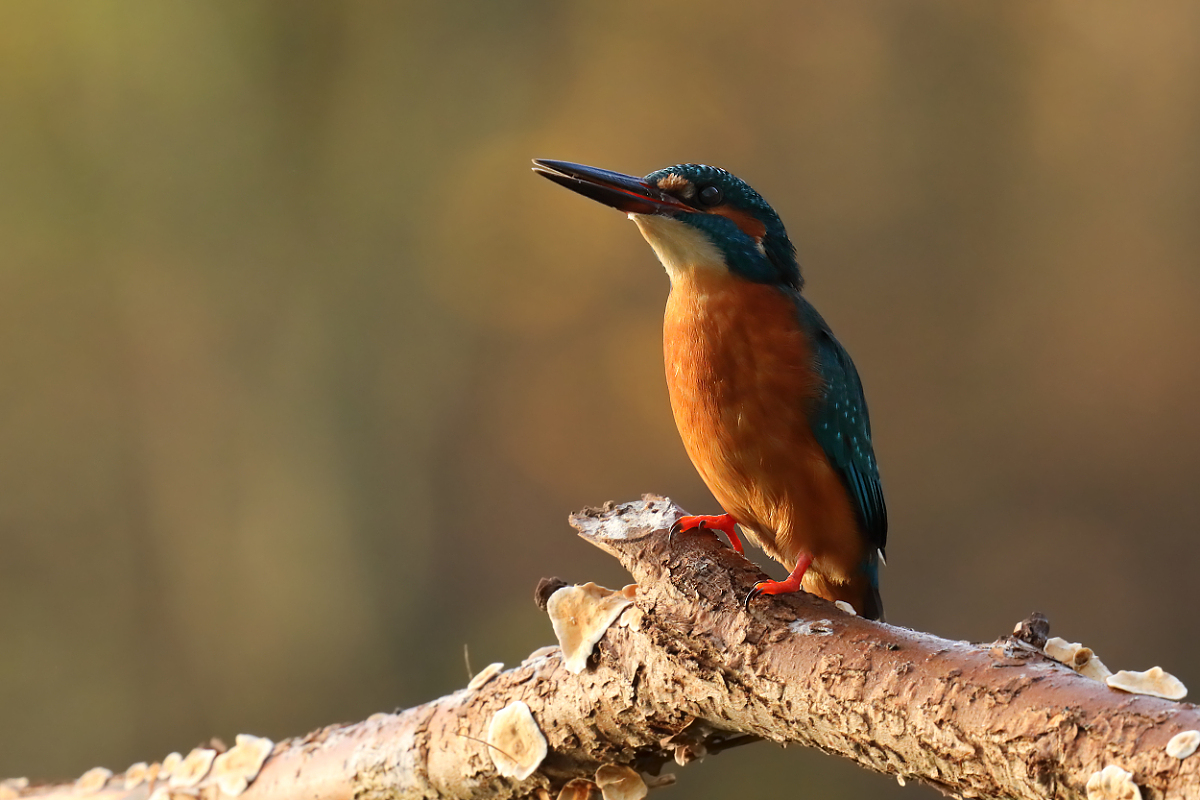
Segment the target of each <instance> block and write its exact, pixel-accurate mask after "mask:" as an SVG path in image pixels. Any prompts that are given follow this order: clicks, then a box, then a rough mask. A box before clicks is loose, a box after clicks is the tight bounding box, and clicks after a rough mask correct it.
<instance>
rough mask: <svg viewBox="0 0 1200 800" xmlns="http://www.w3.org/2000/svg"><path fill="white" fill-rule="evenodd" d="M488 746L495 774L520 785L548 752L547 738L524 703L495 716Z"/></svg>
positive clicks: (515, 702) (498, 712) (520, 702)
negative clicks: (497, 773)
mask: <svg viewBox="0 0 1200 800" xmlns="http://www.w3.org/2000/svg"><path fill="white" fill-rule="evenodd" d="M487 743H488V744H489V745H490V747H488V752H489V753H490V754H491V756H492V763H493V764H495V765H496V771H497V772H499V773H500V774H501V775H503V776H504V777H506V778H516V779H517V780H519V781H523V780H525V779H526V778H528V777H529V776H530V775H532V774H533V773H534V771H535V770H536V769H537V768H538V766H540V765H541V763H542V760H543V759H545V758H546V753H547V752H549V747H548V745H547V744H546V737H545V736H544V735H543V734H542V729H541V728H539V727H538V724H537V722H536V721H535V720H534V718H533V712H532V711H530V710H529V706H527V705H526V704H525V702H524V701H523V700H516V701H514V702H512V703H509V704H508V705H507V706H505V707H504V708H502V709H500V710H499V711H497V712H496V713H495V715H494V716H493V717H492V722H491V724H490V725H488V735H487Z"/></svg>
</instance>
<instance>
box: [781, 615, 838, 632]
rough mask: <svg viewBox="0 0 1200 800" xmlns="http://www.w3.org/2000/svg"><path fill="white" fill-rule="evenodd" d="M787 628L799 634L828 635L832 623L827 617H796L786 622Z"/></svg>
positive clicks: (831, 628)
mask: <svg viewBox="0 0 1200 800" xmlns="http://www.w3.org/2000/svg"><path fill="white" fill-rule="evenodd" d="M788 630H789V631H791V632H792V633H798V634H800V635H801V636H828V635H829V634H831V633H833V623H832V622H830V621H829V620H827V619H818V620H811V619H798V620H795V621H794V622H791V623H789V624H788Z"/></svg>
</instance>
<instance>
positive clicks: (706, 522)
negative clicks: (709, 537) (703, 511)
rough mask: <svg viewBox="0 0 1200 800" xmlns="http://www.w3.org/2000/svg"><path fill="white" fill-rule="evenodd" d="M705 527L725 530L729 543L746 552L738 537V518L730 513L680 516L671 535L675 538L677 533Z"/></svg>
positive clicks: (734, 547) (739, 550)
mask: <svg viewBox="0 0 1200 800" xmlns="http://www.w3.org/2000/svg"><path fill="white" fill-rule="evenodd" d="M705 528H708V529H710V530H714V531H722V532H724V534H725V535H726V536H728V537H729V543H730V544H731V545H733V549H734V550H737V551H738V552H739V553H741V554H742V555H745V554H746V551H745V550H743V549H742V540H741V539H739V538H738V534H737V520H736V519H734V518H733V517H731V516H729V515H728V514H721V515H720V516H699V517H680V518H679V519H677V520H675V524H674V525H672V526H671V533H670V535H671V537H672V538H673V537H674V536H675V534H677V533H687V532H688V531H702V530H704V529H705Z"/></svg>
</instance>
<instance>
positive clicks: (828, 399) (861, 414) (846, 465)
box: [797, 295, 887, 553]
mask: <svg viewBox="0 0 1200 800" xmlns="http://www.w3.org/2000/svg"><path fill="white" fill-rule="evenodd" d="M797 300H798V301H799V302H798V309H797V310H798V311H799V314H800V317H801V322H802V324H805V326H806V327H807V328H808V329H809V331H810V333H811V336H812V341H813V345H814V349H815V355H816V359H817V370H818V371H819V373H820V375H821V378H822V379H823V380H824V382H825V393H824V396H823V397H822V398H821V399H820V400H819V401H818V402H817V404H816V406H815V408H814V409H813V413H812V414H810V416H809V419H810V424H811V426H812V432H813V435H814V437H815V438H816V440H817V443H818V444H820V445H821V449H823V450H824V451H825V457H826V458H828V459H829V463H830V464H832V465H833V467H834V469H835V470H837V473H838V476H839V477H840V478H841V479H842V483H843V485H845V487H846V491H847V492H849V494H850V498H851V500H852V501H853V502H854V505H855V508H856V509H857V510H858V515H859V519H860V521H861V522H862V527H863V531H864V532H865V533H866V536H867V540H868V542H869V543H870V545H871V546H872V547H874V548H878V549H879V552H880V553H883V552H884V547H885V545H886V544H887V507H886V506H885V505H884V502H883V486H882V484H881V483H880V481H879V467H878V465H877V464H876V463H875V450H874V448H873V447H872V446H871V419H870V417H869V416H868V414H867V400H866V397H865V396H864V395H863V388H862V381H860V380H859V378H858V370H857V369H855V368H854V362H853V361H851V360H850V354H849V353H847V352H846V348H844V347H842V345H841V343H840V342H838V340H837V339H835V338H834V336H833V332H832V331H831V330H829V326H828V325H827V324H826V323H825V320H824V319H822V318H821V315H820V314H818V313H817V311H816V309H814V308H813V307H812V306H811V305H809V303H808V301H806V300H805V299H804V298H803V297H799V296H798V295H797ZM872 552H873V551H872Z"/></svg>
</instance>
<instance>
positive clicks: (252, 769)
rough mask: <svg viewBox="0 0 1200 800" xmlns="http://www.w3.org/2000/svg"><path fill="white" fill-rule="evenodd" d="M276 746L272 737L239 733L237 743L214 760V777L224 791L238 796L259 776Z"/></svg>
mask: <svg viewBox="0 0 1200 800" xmlns="http://www.w3.org/2000/svg"><path fill="white" fill-rule="evenodd" d="M274 747H275V743H274V742H272V741H271V740H270V739H265V738H263V737H261V736H250V735H249V734H245V733H239V734H238V735H237V740H236V744H234V746H233V747H232V748H230V749H229V750H227V751H226V752H224V753H221V755H219V756H217V757H216V759H215V760H214V761H213V765H212V779H213V780H214V781H215V782H216V784H217V786H219V787H220V788H221V791H222V792H224V793H225V794H227V795H231V796H233V797H237V796H238V795H239V794H241V793H242V792H244V791H246V787H247V786H249V785H250V783H251V782H252V781H253V780H254V779H255V778H256V777H258V773H259V770H261V769H262V765H263V764H264V763H265V762H266V760H267V757H268V756H269V755H271V750H272V749H273V748H274Z"/></svg>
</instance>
